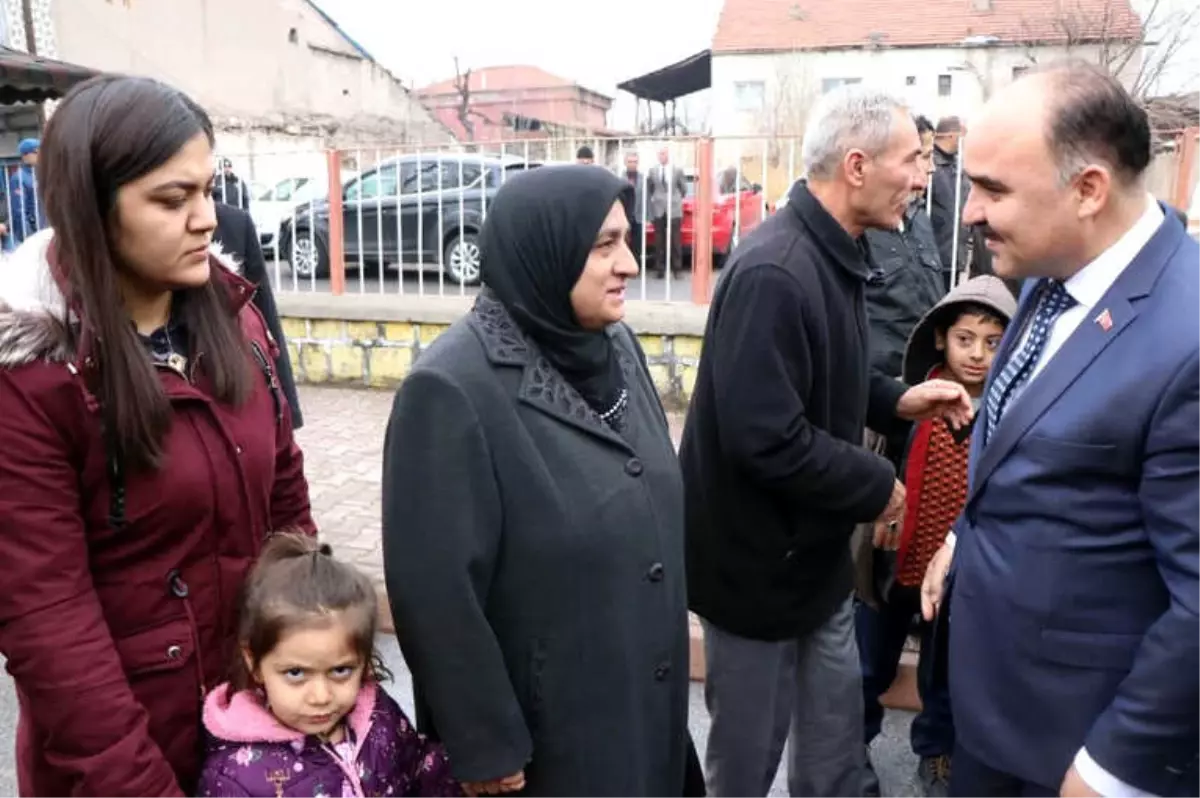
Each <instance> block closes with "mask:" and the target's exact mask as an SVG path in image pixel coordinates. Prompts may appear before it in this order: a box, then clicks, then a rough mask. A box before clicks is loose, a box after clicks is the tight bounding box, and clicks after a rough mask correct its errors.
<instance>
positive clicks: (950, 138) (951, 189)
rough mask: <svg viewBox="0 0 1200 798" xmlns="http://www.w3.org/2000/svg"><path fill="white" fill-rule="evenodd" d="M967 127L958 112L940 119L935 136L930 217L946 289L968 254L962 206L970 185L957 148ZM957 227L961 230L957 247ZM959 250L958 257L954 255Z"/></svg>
mask: <svg viewBox="0 0 1200 798" xmlns="http://www.w3.org/2000/svg"><path fill="white" fill-rule="evenodd" d="M965 133H966V131H965V130H964V129H963V124H962V121H961V120H960V119H959V118H958V117H957V116H947V117H943V118H941V119H939V120H938V123H937V131H936V133H935V135H934V140H933V177H932V179H931V180H930V191H931V192H932V194H933V197H932V200H933V202H932V203H931V207H930V210H929V215H930V218H931V219H932V221H933V234H934V236H935V237H936V238H937V245H938V255H939V257H941V259H942V268H944V269H945V270H946V289H947V290H949V288H950V279H951V278H950V273H951V270H952V269H954V268H956V267H957V268H959V269H961V268H962V267H963V263H964V260H965V258H966V256H967V249H968V247H967V235H966V231H964V230H963V228H962V222H961V220H962V208H963V205H965V204H966V201H967V193H968V192H969V191H970V189H971V187H970V185H969V184H968V183H967V179H966V177H965V176H960V175H959V171H958V148H959V143H960V142H961V141H962V137H963V135H964V134H965ZM955 229H957V230H958V238H957V247H956V246H955V244H956V240H955V233H954V231H955ZM956 251H957V253H958V257H957V258H956V257H955V254H954V253H955V252H956Z"/></svg>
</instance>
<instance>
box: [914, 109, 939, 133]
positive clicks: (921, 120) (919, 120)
mask: <svg viewBox="0 0 1200 798" xmlns="http://www.w3.org/2000/svg"><path fill="white" fill-rule="evenodd" d="M913 122H915V123H916V125H917V135H918V136H924V135H925V134H926V133H933V132H934V130H933V123H932V122H930V121H929V118H928V117H925V116H921V115H919V114H918V115H917V116H916V117H915V118H914V119H913Z"/></svg>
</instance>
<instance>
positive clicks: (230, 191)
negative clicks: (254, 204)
mask: <svg viewBox="0 0 1200 798" xmlns="http://www.w3.org/2000/svg"><path fill="white" fill-rule="evenodd" d="M213 200H214V201H215V202H217V203H218V204H224V205H232V206H233V207H235V208H241V209H242V210H244V211H248V210H250V189H249V188H247V187H246V184H245V182H244V181H243V180H242V179H241V178H240V177H238V175H237V172H235V171H233V161H231V160H229V159H228V158H222V159H221V172H220V174H218V175H217V176H216V179H215V180H214V181H213Z"/></svg>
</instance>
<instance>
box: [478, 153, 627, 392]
mask: <svg viewBox="0 0 1200 798" xmlns="http://www.w3.org/2000/svg"><path fill="white" fill-rule="evenodd" d="M617 200H621V201H622V202H623V203H624V205H625V207H627V208H628V207H630V206H632V204H633V187H632V186H630V185H629V183H628V182H627V181H625V180H622V179H621V178H619V177H617V176H616V175H613V174H610V173H609V172H608V170H606V169H603V168H600V167H597V166H591V165H574V164H572V165H557V164H556V165H550V166H542V167H540V168H537V169H531V170H529V171H527V172H521V173H519V174H517V175H514V176H513V177H511V178H509V179H508V181H507V182H506V183H505V184H504V186H502V187H501V189H500V191H499V192H497V193H496V198H495V200H493V202H492V204H491V205H490V206H489V207H488V212H487V222H485V223H484V226H483V234H482V236H481V237H480V250H481V253H480V254H481V266H482V270H483V282H484V285H485V286H487V287H488V288H489V289H491V292H492V293H493V294H494V295H495V297H496V299H498V300H499V301H500V302H501V304H503V305H504V307H505V308H506V309H507V310H508V312H509V314H510V315H511V316H512V317H513V320H514V321H515V322H516V323H517V325H518V326H520V328H521V329H522V330H523V331H524V332H525V334H526V335H528V336H529V337H530V338H532V339H533V341H534V342H535V343H536V344H537V345H538V348H539V349H540V350H541V351H542V354H544V355H545V356H546V359H547V360H549V361H550V363H551V365H553V366H554V367H555V368H556V369H557V370H558V371H559V373H561V374H562V375H563V377H565V378H566V380H567V381H568V382H569V383H571V385H572V386H574V388H575V390H577V391H579V393H580V395H581V396H583V398H584V399H585V400H587V403H588V404H589V405H591V407H592V409H593V410H595V411H596V412H597V413H599V414H601V415H603V414H604V413H605V412H606V411H608V410H609V409H611V408H612V407H614V406H615V405H617V404H618V403H619V402H620V400H621V397H622V392H623V391H624V390H625V379H624V377H623V376H622V374H621V366H620V363H619V361H618V360H617V354H616V351H615V350H614V349H613V345H612V341H611V340H610V339H609V337H608V334H607V333H606V332H605V331H604V330H585V329H584V328H583V327H581V326H580V325H579V321H578V320H577V319H576V318H575V311H574V310H573V309H572V307H571V289H572V288H574V287H575V283H576V282H577V281H578V280H579V275H580V274H582V273H583V267H584V265H585V264H586V263H587V259H588V255H589V254H590V253H591V251H592V247H593V245H594V244H595V243H596V234H597V233H599V232H600V226H601V225H602V224H604V219H605V217H607V216H608V212H609V211H610V210H612V205H613V203H614V202H616V201H617Z"/></svg>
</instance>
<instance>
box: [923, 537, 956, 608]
mask: <svg viewBox="0 0 1200 798" xmlns="http://www.w3.org/2000/svg"><path fill="white" fill-rule="evenodd" d="M953 559H954V547H953V546H948V545H945V544H943V545H942V547H941V548H940V549H938V550H937V553H936V554H934V555H933V559H932V560H930V561H929V567H928V568H926V569H925V579H924V581H922V582H921V617H923V618H924V619H925V620H927V621H932V620H933V619H934V617H935V616H936V615H937V614H938V612H939V611H940V610H941V608H942V597H943V595H944V594H945V592H946V574H948V573H949V572H950V561H951V560H953Z"/></svg>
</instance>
